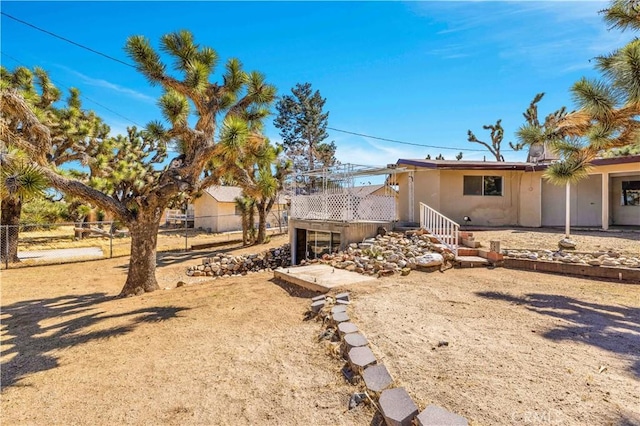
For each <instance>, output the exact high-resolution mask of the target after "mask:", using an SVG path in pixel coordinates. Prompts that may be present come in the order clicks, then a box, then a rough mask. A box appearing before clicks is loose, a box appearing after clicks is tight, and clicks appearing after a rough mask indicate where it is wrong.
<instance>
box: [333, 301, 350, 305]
mask: <svg viewBox="0 0 640 426" xmlns="http://www.w3.org/2000/svg"><path fill="white" fill-rule="evenodd" d="M336 303H337V304H338V305H350V304H351V302H349V301H348V300H336Z"/></svg>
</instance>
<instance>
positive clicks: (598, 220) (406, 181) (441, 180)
mask: <svg viewBox="0 0 640 426" xmlns="http://www.w3.org/2000/svg"><path fill="white" fill-rule="evenodd" d="M397 166H398V167H402V168H403V169H404V170H405V171H406V172H405V173H399V174H398V175H397V181H398V182H397V183H398V186H399V194H398V197H399V198H398V214H399V217H400V220H404V221H410V222H413V221H417V220H418V219H417V218H418V217H419V205H420V203H421V202H422V203H424V204H427V205H428V206H429V207H431V208H432V209H434V210H437V211H438V212H440V213H441V214H443V215H444V216H447V217H448V218H450V219H452V220H454V221H456V222H458V223H460V224H465V223H466V221H465V220H464V218H465V217H468V218H469V219H471V222H469V224H471V225H475V226H525V227H540V226H562V225H564V223H565V188H564V187H558V186H554V185H552V184H550V183H549V182H547V181H546V180H545V179H543V173H544V170H545V168H546V166H545V165H541V164H535V163H525V162H495V161H491V162H490V161H486V162H485V161H447V160H420V159H400V160H398V162H397ZM570 199H571V206H570V214H571V226H578V227H580V226H583V227H598V228H602V229H608V228H609V226H611V225H633V226H640V156H638V155H635V156H627V157H615V158H606V159H597V160H594V161H593V167H592V168H591V170H590V172H589V177H588V178H586V179H584V180H582V181H580V182H579V183H578V184H575V185H572V187H571V191H570Z"/></svg>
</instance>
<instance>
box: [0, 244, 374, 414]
mask: <svg viewBox="0 0 640 426" xmlns="http://www.w3.org/2000/svg"><path fill="white" fill-rule="evenodd" d="M246 250H247V249H245V251H246ZM249 251H252V252H255V248H254V249H249ZM182 260H183V259H182ZM173 262H177V260H176V259H173V260H172V262H165V266H162V267H161V268H160V269H159V271H158V276H159V277H160V281H161V285H162V286H171V287H173V286H175V282H176V278H179V279H183V280H185V281H186V278H188V277H186V276H184V274H183V272H184V269H185V266H186V265H189V264H193V263H194V262H198V260H197V259H194V260H189V261H187V262H185V263H182V264H180V263H173ZM167 263H168V264H167ZM125 267H126V262H125V261H124V259H111V260H103V261H94V262H86V263H80V264H72V265H55V266H48V267H33V268H23V269H16V270H8V271H3V272H2V317H1V318H2V357H1V358H0V362H1V372H2V387H3V391H2V395H1V401H2V424H3V425H18V424H39V425H52V424H100V425H114V424H176V425H178V424H180V425H182V424H200V425H205V424H206V425H213V424H220V425H222V424H299V425H302V424H309V425H329V424H332V425H333V424H335V425H341V424H345V425H357V424H369V422H370V421H371V419H372V418H373V416H374V411H373V410H372V409H370V408H368V407H365V406H361V407H358V408H357V409H354V410H352V411H346V410H347V404H348V399H349V396H350V395H351V393H353V392H354V391H355V390H354V388H353V387H352V386H351V385H348V384H346V382H345V381H344V380H343V378H342V376H341V374H340V368H341V367H342V365H343V362H341V361H340V360H338V359H336V358H334V357H332V356H330V355H329V354H328V353H327V350H326V346H325V345H324V344H321V343H318V342H317V336H318V334H319V332H320V331H321V329H322V326H321V324H320V323H318V322H315V321H303V317H304V314H305V311H306V309H307V307H308V304H309V299H308V297H309V294H306V293H304V292H300V291H292V290H291V289H290V288H287V287H284V286H280V285H278V284H276V283H274V282H273V281H272V280H271V278H272V274H267V273H262V274H252V275H249V276H246V277H243V278H242V279H231V278H230V279H219V280H216V281H213V282H211V281H209V282H208V283H206V284H200V285H187V286H185V287H181V288H173V289H172V290H170V291H166V290H161V291H158V292H154V293H151V294H149V295H145V296H141V297H132V298H127V299H115V298H113V296H114V295H116V294H117V293H118V292H119V291H120V288H121V286H122V285H123V283H124V280H125V273H126V268H125ZM345 411H346V412H345Z"/></svg>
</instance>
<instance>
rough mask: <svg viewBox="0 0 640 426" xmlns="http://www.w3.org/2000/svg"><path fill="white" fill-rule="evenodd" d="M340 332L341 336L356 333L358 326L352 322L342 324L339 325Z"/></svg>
mask: <svg viewBox="0 0 640 426" xmlns="http://www.w3.org/2000/svg"><path fill="white" fill-rule="evenodd" d="M338 331H339V332H340V334H341V335H345V334H349V333H355V332H357V331H358V326H356V325H355V324H354V323H352V322H341V323H340V324H338Z"/></svg>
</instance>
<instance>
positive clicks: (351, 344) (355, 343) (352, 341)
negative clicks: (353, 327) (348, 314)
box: [344, 333, 369, 352]
mask: <svg viewBox="0 0 640 426" xmlns="http://www.w3.org/2000/svg"><path fill="white" fill-rule="evenodd" d="M344 343H345V348H346V351H347V352H349V351H350V350H351V349H353V348H358V347H360V346H367V345H368V344H369V341H368V340H367V338H366V337H364V336H363V335H362V334H360V333H349V334H345V335H344Z"/></svg>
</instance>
